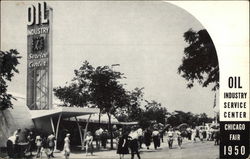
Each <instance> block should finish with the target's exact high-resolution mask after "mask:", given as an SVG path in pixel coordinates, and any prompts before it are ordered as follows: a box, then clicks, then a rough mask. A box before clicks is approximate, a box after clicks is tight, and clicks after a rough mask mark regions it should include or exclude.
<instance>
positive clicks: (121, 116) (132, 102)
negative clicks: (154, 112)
mask: <svg viewBox="0 0 250 159" xmlns="http://www.w3.org/2000/svg"><path fill="white" fill-rule="evenodd" d="M143 89H144V88H135V89H134V90H132V91H127V92H126V96H125V97H124V100H125V101H126V106H125V107H121V108H118V109H116V112H115V116H116V118H117V119H118V120H119V121H123V122H131V121H139V120H140V119H141V118H142V115H143V109H142V108H141V104H142V101H143V94H144V93H143Z"/></svg>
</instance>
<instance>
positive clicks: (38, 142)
mask: <svg viewBox="0 0 250 159" xmlns="http://www.w3.org/2000/svg"><path fill="white" fill-rule="evenodd" d="M35 143H36V147H37V150H36V158H39V157H40V156H41V149H42V138H41V136H40V135H37V136H36V140H35Z"/></svg>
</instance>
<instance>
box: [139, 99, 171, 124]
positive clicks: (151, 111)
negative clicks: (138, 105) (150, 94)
mask: <svg viewBox="0 0 250 159" xmlns="http://www.w3.org/2000/svg"><path fill="white" fill-rule="evenodd" d="M145 102H146V105H145V110H144V112H143V118H142V119H141V121H140V123H141V125H142V127H144V128H146V127H148V126H149V125H150V122H151V121H156V122H157V123H162V124H165V118H166V115H167V109H166V108H165V107H162V105H161V103H158V102H156V101H154V100H152V101H147V100H145ZM145 121H147V122H148V123H147V122H145Z"/></svg>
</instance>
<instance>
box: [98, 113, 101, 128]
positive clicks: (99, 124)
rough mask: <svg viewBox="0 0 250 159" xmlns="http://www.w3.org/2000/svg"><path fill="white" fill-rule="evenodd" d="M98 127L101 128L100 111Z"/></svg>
mask: <svg viewBox="0 0 250 159" xmlns="http://www.w3.org/2000/svg"><path fill="white" fill-rule="evenodd" d="M98 127H99V128H100V127H101V111H100V113H99V118H98Z"/></svg>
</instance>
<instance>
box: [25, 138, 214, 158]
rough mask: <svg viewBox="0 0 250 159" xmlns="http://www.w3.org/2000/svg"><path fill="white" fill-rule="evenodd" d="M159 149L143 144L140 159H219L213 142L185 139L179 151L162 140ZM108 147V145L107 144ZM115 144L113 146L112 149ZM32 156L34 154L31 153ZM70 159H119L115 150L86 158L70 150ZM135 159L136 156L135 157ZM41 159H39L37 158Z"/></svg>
mask: <svg viewBox="0 0 250 159" xmlns="http://www.w3.org/2000/svg"><path fill="white" fill-rule="evenodd" d="M164 141H165V142H163V143H161V147H160V148H158V149H157V150H155V149H154V147H153V143H151V145H150V148H149V150H147V149H146V147H145V145H144V144H143V148H142V149H140V156H141V159H166V158H167V159H193V158H201V159H218V158H219V146H215V145H214V142H213V141H204V142H201V141H197V142H196V143H193V142H192V141H189V140H187V139H184V141H183V145H182V149H179V147H178V145H177V141H176V140H175V141H174V143H173V148H172V149H169V148H168V145H167V142H166V141H167V140H166V138H164ZM108 145H109V144H108ZM115 147H116V144H114V148H115ZM33 154H34V153H33ZM54 156H55V158H54V159H64V158H65V157H64V154H63V152H58V153H54ZM69 158H70V159H85V158H86V159H119V154H116V150H109V149H102V150H99V151H94V153H93V155H91V154H90V153H89V154H88V155H87V156H86V154H85V151H82V150H74V149H73V150H72V152H71V154H70V157H69ZM130 158H131V155H130V154H127V155H125V156H124V159H130ZM135 158H137V156H136V155H135ZM26 159H37V158H36V157H34V156H33V157H29V158H26ZM39 159H41V158H39ZM42 159H47V157H46V156H45V154H43V157H42Z"/></svg>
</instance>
